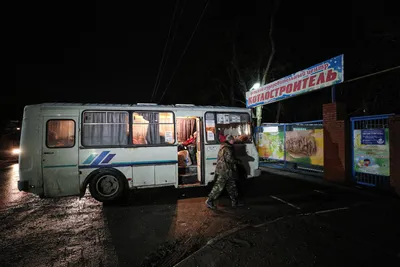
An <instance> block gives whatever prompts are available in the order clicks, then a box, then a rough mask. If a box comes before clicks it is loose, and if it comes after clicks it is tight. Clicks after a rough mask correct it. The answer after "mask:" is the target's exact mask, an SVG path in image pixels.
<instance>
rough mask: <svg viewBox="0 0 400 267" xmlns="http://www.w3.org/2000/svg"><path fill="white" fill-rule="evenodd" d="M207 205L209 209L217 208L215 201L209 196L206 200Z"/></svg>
mask: <svg viewBox="0 0 400 267" xmlns="http://www.w3.org/2000/svg"><path fill="white" fill-rule="evenodd" d="M206 205H207V208H209V209H216V206H215V204H214V201H213V200H211V199H209V198H208V199H207V200H206Z"/></svg>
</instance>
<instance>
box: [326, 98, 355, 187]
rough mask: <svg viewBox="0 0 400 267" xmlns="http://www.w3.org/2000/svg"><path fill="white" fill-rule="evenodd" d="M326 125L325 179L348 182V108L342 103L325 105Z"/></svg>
mask: <svg viewBox="0 0 400 267" xmlns="http://www.w3.org/2000/svg"><path fill="white" fill-rule="evenodd" d="M323 125H324V179H325V180H329V181H332V182H341V183H343V182H347V178H348V175H347V168H348V165H349V163H348V162H347V159H348V157H347V153H346V152H347V151H346V150H347V149H348V147H347V146H349V145H348V143H347V140H348V138H346V137H347V136H348V135H347V134H348V132H347V131H348V129H347V128H348V127H347V121H346V108H345V105H343V104H341V103H330V104H325V105H323Z"/></svg>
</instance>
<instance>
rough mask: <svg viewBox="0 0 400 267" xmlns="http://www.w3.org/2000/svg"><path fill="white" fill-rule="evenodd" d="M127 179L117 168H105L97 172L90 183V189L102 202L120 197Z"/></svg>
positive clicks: (95, 197) (93, 195)
mask: <svg viewBox="0 0 400 267" xmlns="http://www.w3.org/2000/svg"><path fill="white" fill-rule="evenodd" d="M125 184H126V179H125V177H123V175H122V174H120V173H119V172H117V171H115V170H104V171H100V172H99V173H98V174H96V175H95V176H94V177H93V178H92V179H91V181H90V183H89V191H90V194H91V195H92V197H93V198H94V199H96V200H97V201H100V202H111V201H115V200H117V199H119V198H120V197H121V196H122V195H123V194H124V191H125Z"/></svg>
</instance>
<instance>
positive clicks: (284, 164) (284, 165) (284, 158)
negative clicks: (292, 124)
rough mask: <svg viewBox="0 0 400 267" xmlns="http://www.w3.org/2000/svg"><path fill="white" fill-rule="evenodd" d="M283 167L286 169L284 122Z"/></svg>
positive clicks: (284, 129) (284, 132) (284, 128)
mask: <svg viewBox="0 0 400 267" xmlns="http://www.w3.org/2000/svg"><path fill="white" fill-rule="evenodd" d="M283 167H284V168H285V169H286V124H283Z"/></svg>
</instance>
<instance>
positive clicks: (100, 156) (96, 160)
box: [90, 151, 110, 166]
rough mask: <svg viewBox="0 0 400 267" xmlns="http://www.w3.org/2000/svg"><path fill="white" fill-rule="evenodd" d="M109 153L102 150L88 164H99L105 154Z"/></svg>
mask: <svg viewBox="0 0 400 267" xmlns="http://www.w3.org/2000/svg"><path fill="white" fill-rule="evenodd" d="M108 153H110V151H103V152H101V153H100V155H99V156H98V157H97V158H96V159H95V160H94V161H93V162H92V164H90V165H92V166H93V165H99V164H100V162H101V161H102V160H103V159H104V158H105V157H106V156H107V154H108Z"/></svg>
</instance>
